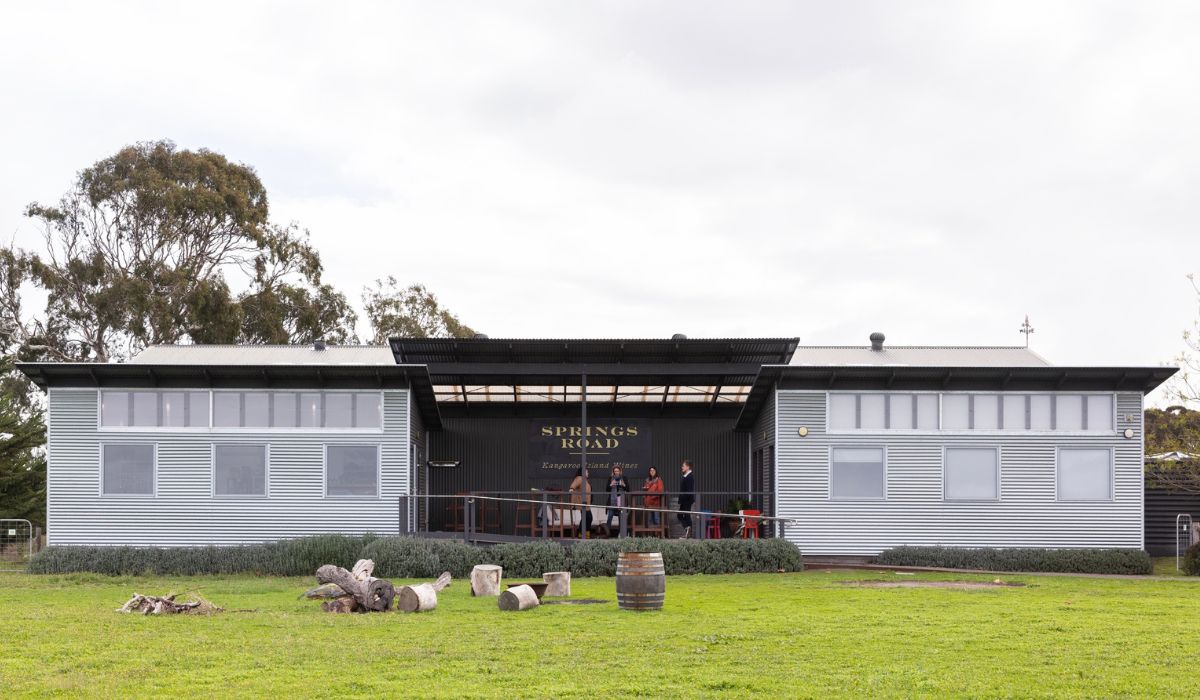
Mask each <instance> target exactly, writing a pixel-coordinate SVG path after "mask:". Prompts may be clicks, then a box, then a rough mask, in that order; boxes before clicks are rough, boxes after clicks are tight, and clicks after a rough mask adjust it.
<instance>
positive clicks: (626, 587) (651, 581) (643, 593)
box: [617, 552, 667, 610]
mask: <svg viewBox="0 0 1200 700" xmlns="http://www.w3.org/2000/svg"><path fill="white" fill-rule="evenodd" d="M666 594H667V570H666V569H665V568H664V567H663V559H662V553H660V552H621V553H620V554H619V555H618V556H617V605H618V606H620V608H621V609H622V610H662V606H663V599H664V598H665V597H666Z"/></svg>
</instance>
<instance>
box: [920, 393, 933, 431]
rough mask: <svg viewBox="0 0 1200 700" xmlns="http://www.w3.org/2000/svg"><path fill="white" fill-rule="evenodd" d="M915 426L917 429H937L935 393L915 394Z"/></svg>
mask: <svg viewBox="0 0 1200 700" xmlns="http://www.w3.org/2000/svg"><path fill="white" fill-rule="evenodd" d="M917 428H918V429H919V430H937V429H938V396H937V394H917Z"/></svg>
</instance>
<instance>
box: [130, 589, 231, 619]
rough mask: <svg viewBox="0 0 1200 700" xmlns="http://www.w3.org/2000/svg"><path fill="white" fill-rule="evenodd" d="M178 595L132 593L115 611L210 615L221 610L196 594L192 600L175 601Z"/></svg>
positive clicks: (145, 613) (146, 613)
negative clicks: (184, 601)
mask: <svg viewBox="0 0 1200 700" xmlns="http://www.w3.org/2000/svg"><path fill="white" fill-rule="evenodd" d="M178 596H179V594H178V593H171V594H170V595H165V596H153V595H142V594H140V593H134V594H133V597H132V598H130V599H129V600H128V602H126V603H125V604H124V605H122V606H121V607H119V608H117V612H119V613H141V614H143V615H211V614H212V613H217V612H221V611H222V610H223V608H218V607H217V606H215V605H213V604H212V603H210V602H208V601H207V600H205V599H203V598H201V597H200V596H196V600H194V601H188V602H186V603H178V602H176V601H175V598H177V597H178Z"/></svg>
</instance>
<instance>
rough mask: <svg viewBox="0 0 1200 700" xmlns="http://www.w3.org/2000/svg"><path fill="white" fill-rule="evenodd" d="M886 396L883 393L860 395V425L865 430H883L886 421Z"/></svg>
mask: <svg viewBox="0 0 1200 700" xmlns="http://www.w3.org/2000/svg"><path fill="white" fill-rule="evenodd" d="M885 398H886V397H885V396H884V395H883V394H863V395H862V396H861V397H859V408H858V410H859V416H858V425H859V427H860V428H862V429H863V430H882V429H884V428H885V427H887V423H886V422H885V420H884V418H885V413H884V412H885V411H886V408H885V406H886V403H885V401H884V399H885Z"/></svg>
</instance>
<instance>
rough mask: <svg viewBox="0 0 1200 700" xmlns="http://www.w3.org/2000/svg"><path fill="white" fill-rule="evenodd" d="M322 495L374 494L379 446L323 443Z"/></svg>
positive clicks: (377, 487) (377, 477)
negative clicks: (323, 476) (323, 477)
mask: <svg viewBox="0 0 1200 700" xmlns="http://www.w3.org/2000/svg"><path fill="white" fill-rule="evenodd" d="M325 495H327V496H378V495H379V446H378V445H328V446H326V448H325Z"/></svg>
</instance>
